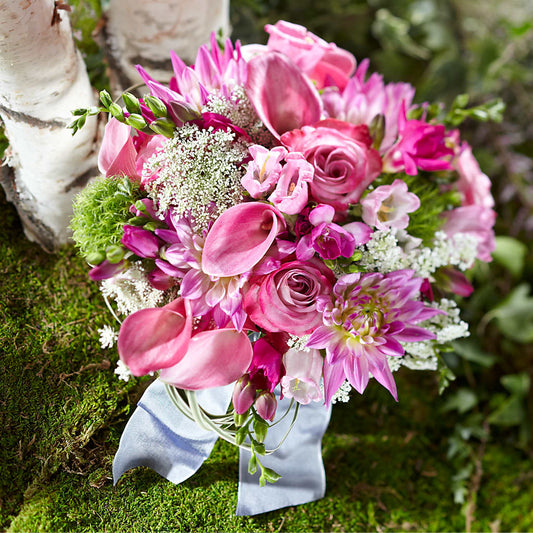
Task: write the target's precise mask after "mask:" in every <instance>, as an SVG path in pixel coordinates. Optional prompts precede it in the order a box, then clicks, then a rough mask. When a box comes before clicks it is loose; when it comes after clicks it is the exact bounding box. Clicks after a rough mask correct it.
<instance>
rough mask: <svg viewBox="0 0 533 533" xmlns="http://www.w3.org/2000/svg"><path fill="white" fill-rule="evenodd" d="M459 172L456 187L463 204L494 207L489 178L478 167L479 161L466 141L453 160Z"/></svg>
mask: <svg viewBox="0 0 533 533" xmlns="http://www.w3.org/2000/svg"><path fill="white" fill-rule="evenodd" d="M454 167H455V170H457V173H458V174H459V180H458V181H457V188H458V189H459V192H460V193H461V196H462V198H463V202H462V204H463V205H480V206H482V207H487V208H491V207H494V198H493V197H492V194H491V193H490V187H491V182H490V178H489V177H488V176H487V175H486V174H484V173H483V172H482V171H481V169H480V168H479V163H478V162H477V161H476V158H475V157H474V155H473V154H472V148H471V147H470V145H469V144H468V143H466V142H464V143H463V144H462V145H461V148H460V152H459V155H458V156H457V157H456V159H455V161H454Z"/></svg>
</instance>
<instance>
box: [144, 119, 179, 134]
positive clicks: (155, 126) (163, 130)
mask: <svg viewBox="0 0 533 533" xmlns="http://www.w3.org/2000/svg"><path fill="white" fill-rule="evenodd" d="M150 129H151V130H153V131H154V132H155V133H158V134H159V135H164V136H165V137H168V138H169V139H170V138H171V137H172V136H173V135H174V130H175V129H176V124H174V122H172V120H170V119H169V118H158V119H157V120H156V121H154V122H152V123H151V124H150Z"/></svg>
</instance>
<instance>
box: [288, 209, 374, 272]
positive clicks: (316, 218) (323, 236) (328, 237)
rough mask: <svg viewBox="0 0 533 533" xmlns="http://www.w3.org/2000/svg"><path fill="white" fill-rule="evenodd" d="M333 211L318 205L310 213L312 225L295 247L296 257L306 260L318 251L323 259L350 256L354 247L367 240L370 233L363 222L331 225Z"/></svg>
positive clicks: (332, 223)
mask: <svg viewBox="0 0 533 533" xmlns="http://www.w3.org/2000/svg"><path fill="white" fill-rule="evenodd" d="M334 216H335V209H333V207H331V206H330V205H327V204H319V205H317V206H316V207H315V208H314V209H313V210H312V211H311V212H310V213H309V222H310V223H311V224H312V225H313V226H314V227H313V228H312V229H311V231H310V232H309V233H307V234H306V235H303V236H302V237H301V238H300V240H299V241H298V244H297V245H296V257H297V258H298V259H299V260H300V261H307V260H308V259H310V258H311V257H313V255H314V253H315V252H318V254H319V255H320V257H322V259H329V260H333V259H337V258H338V257H340V256H342V257H351V256H352V255H353V253H354V251H355V247H356V246H361V245H362V244H366V243H367V242H368V241H369V240H370V236H371V234H372V230H371V229H370V228H369V227H368V226H367V225H366V224H363V223H362V222H352V223H350V224H346V225H345V226H339V225H338V224H335V223H334V222H333V218H334Z"/></svg>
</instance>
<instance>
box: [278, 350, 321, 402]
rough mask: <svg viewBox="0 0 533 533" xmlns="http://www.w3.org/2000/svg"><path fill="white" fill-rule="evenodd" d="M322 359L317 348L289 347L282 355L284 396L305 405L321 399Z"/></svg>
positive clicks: (282, 389) (282, 390) (282, 388)
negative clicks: (300, 348) (302, 349)
mask: <svg viewBox="0 0 533 533" xmlns="http://www.w3.org/2000/svg"><path fill="white" fill-rule="evenodd" d="M323 363H324V360H323V359H322V356H321V355H320V352H319V351H318V350H308V351H300V350H295V349H291V350H289V351H287V352H286V353H285V354H284V356H283V366H284V367H285V375H284V376H283V377H282V378H281V392H282V394H283V396H285V397H286V398H294V399H295V400H296V401H297V402H298V403H301V404H304V405H307V404H308V403H310V402H318V401H319V400H321V399H322V391H321V390H320V380H321V378H322V365H323Z"/></svg>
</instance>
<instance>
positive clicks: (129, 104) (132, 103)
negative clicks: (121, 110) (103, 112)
mask: <svg viewBox="0 0 533 533" xmlns="http://www.w3.org/2000/svg"><path fill="white" fill-rule="evenodd" d="M122 100H123V101H124V105H125V106H126V109H127V110H128V112H129V113H132V114H136V115H140V114H141V105H140V104H139V99H138V98H137V97H136V96H134V95H133V94H131V93H128V92H125V93H123V94H122Z"/></svg>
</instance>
